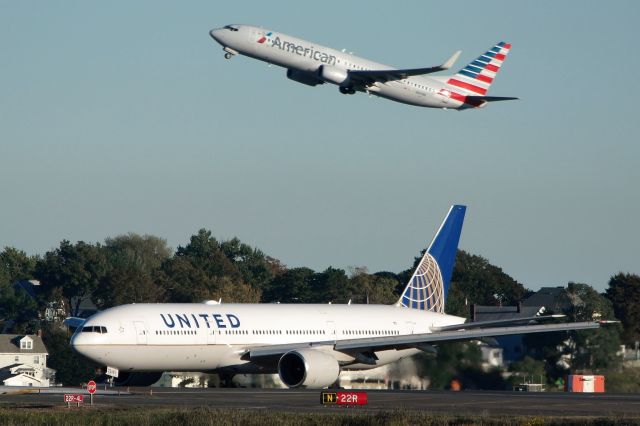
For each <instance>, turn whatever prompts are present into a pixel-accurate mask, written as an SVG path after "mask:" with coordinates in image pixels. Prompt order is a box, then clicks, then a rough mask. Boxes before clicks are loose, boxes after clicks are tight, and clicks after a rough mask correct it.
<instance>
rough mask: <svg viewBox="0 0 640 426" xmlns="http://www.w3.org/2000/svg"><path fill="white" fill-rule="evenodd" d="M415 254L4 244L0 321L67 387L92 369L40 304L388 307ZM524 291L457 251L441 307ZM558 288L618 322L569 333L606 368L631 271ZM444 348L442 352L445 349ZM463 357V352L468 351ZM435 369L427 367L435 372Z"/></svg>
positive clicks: (141, 238) (139, 239)
mask: <svg viewBox="0 0 640 426" xmlns="http://www.w3.org/2000/svg"><path fill="white" fill-rule="evenodd" d="M422 254H423V253H420V254H418V256H416V258H415V260H414V264H413V265H408V268H407V269H406V270H404V271H401V272H397V273H394V272H387V271H383V272H376V273H369V271H367V269H366V268H365V267H352V268H349V270H348V271H345V270H343V269H339V268H334V267H328V268H327V269H325V270H324V271H319V272H318V271H314V270H313V269H311V268H307V267H295V268H288V267H287V266H286V265H284V264H283V263H282V262H280V261H279V260H278V259H275V258H273V257H270V256H268V255H266V254H265V253H264V252H262V251H261V250H259V249H258V248H255V247H251V246H250V245H248V244H245V243H243V242H241V241H240V240H239V239H238V238H232V239H230V240H224V241H219V240H218V239H216V238H215V237H214V236H213V235H212V232H211V231H209V230H206V229H201V230H199V231H198V232H197V233H196V234H194V235H192V236H191V237H190V239H189V242H188V243H187V244H185V245H184V246H178V248H177V249H176V250H172V249H171V248H169V247H168V245H167V242H166V240H164V239H162V238H159V237H156V236H153V235H138V234H134V233H130V234H126V235H119V236H116V237H109V238H106V239H105V240H104V242H102V243H86V242H83V241H78V242H76V243H71V242H70V241H67V240H63V241H61V242H60V244H59V246H58V247H57V248H55V249H52V250H50V251H48V252H46V253H45V254H44V255H27V254H26V253H25V252H24V251H21V250H19V249H16V248H14V247H5V248H4V249H3V251H2V252H0V327H2V328H3V329H4V331H5V332H8V333H35V332H36V331H37V330H42V332H43V338H44V339H45V343H46V344H47V347H48V349H49V352H50V353H51V357H50V366H51V367H52V368H55V369H57V370H58V380H59V381H62V382H64V383H67V384H72V383H77V382H78V381H79V380H82V379H83V378H84V376H86V375H89V376H90V372H91V371H92V370H91V369H92V367H91V366H90V365H88V364H87V362H86V361H84V360H81V359H79V358H78V357H77V356H76V355H75V354H73V353H72V352H71V351H70V350H69V349H68V341H69V336H68V332H67V331H66V330H64V328H63V327H60V324H58V323H55V322H53V323H51V322H47V321H44V311H45V310H46V309H47V308H49V309H59V310H60V311H63V312H65V313H66V314H67V315H70V316H77V315H78V314H79V313H80V303H81V300H82V299H83V298H85V299H86V298H88V299H90V300H91V301H92V302H93V303H94V304H95V305H96V306H97V307H98V308H99V309H107V308H109V307H112V306H117V305H121V304H125V303H144V302H150V303H154V302H202V301H204V300H220V299H221V300H222V301H223V303H224V302H226V303H232V302H247V303H257V302H263V303H276V302H280V303H328V302H332V303H347V302H349V301H351V302H352V303H382V304H391V303H395V302H396V301H397V300H398V298H399V296H400V293H401V292H402V290H403V289H404V287H405V285H406V283H407V281H408V280H409V278H410V276H411V273H412V272H413V270H414V269H415V267H416V266H417V264H418V262H419V261H420V259H421V257H422ZM34 279H35V280H38V281H40V286H38V287H39V290H38V292H37V293H36V294H35V297H31V296H30V295H29V294H27V293H26V292H24V291H22V290H20V289H17V288H15V286H14V285H13V283H15V282H16V281H19V280H34ZM531 293H532V292H531V291H530V290H528V289H527V288H526V287H525V286H524V285H523V284H521V283H519V282H517V281H516V280H515V279H513V278H512V277H510V276H509V275H508V274H506V273H505V272H504V271H502V269H501V268H499V267H498V266H495V265H492V264H491V263H490V262H489V261H488V260H487V259H485V258H483V257H482V256H478V255H474V254H470V253H467V252H465V251H463V250H459V251H458V254H457V259H456V263H455V268H454V272H453V276H452V282H451V286H450V290H449V295H448V298H447V306H446V311H447V313H451V314H455V315H460V316H465V317H468V314H469V306H470V305H471V304H480V305H515V304H517V303H518V302H520V301H522V300H523V299H524V298H525V297H526V296H528V295H530V294H531ZM566 294H567V296H566V297H569V298H572V300H570V301H569V302H570V303H568V305H569V306H571V309H570V310H571V312H568V314H569V315H570V319H571V320H591V319H593V315H594V313H597V314H599V315H601V317H602V318H607V319H609V318H617V319H619V320H620V321H621V327H618V328H616V327H611V328H608V329H607V330H604V329H601V330H597V331H595V332H582V333H575V337H574V340H575V339H578V340H576V342H575V343H576V345H577V346H580V345H581V344H583V343H584V345H582V346H580V347H582V348H584V347H591V348H592V350H590V351H588V353H586V354H583V353H578V354H577V355H576V358H577V359H578V361H579V359H580V356H581V354H582V355H583V357H585V358H586V359H585V360H584V362H583V364H584V365H589V366H591V367H592V368H597V367H599V366H601V367H602V368H606V367H607V366H610V365H611V364H612V363H613V362H614V361H615V351H613V350H612V348H613V346H615V345H616V344H619V343H620V342H625V343H627V344H631V345H633V344H634V342H635V341H636V340H640V277H639V276H638V275H634V274H623V273H619V274H616V275H614V276H612V277H611V279H610V281H609V283H608V288H607V290H606V292H604V293H603V294H600V293H598V292H597V291H596V290H594V289H593V288H592V287H591V286H589V285H587V284H576V283H570V284H569V286H568V288H567V292H566ZM562 336H564V335H561V336H555V337H552V336H551V337H549V339H546V340H544V337H543V338H542V340H543V341H544V342H546V343H549V342H555V340H553V339H559V338H562ZM532 338H534V339H535V337H532ZM579 339H583V340H585V339H586V340H588V342H587V341H580V340H579ZM598 339H599V340H598ZM594 342H595V343H594ZM531 343H532V347H537V348H539V350H538V352H537V353H532V354H531V355H532V357H533V359H536V360H538V361H541V362H542V361H544V362H545V363H547V364H549V365H550V364H551V361H549V362H547V361H548V360H552V359H554V357H560V356H562V354H558V353H555V354H551V353H550V351H552V350H551V349H544V345H541V344H538V345H537V346H535V343H536V342H535V341H533V342H531ZM546 346H548V347H549V348H550V347H551V345H550V344H548V345H546ZM456 347H457V348H458V350H454V351H453V352H455V353H457V354H458V355H460V351H461V350H462V349H461V348H464V345H463V346H456ZM467 349H468V347H467ZM467 349H465V350H467ZM598 351H599V352H601V353H597V352H598ZM451 352H452V351H451V350H444V351H442V353H443V354H444V355H447V354H450V353H451ZM583 352H584V351H583ZM612 353H613V355H612ZM468 355H469V359H476V358H477V356H475V355H474V356H471V354H468ZM454 358H455V356H454ZM574 361H575V360H574ZM578 361H575V362H578ZM441 362H443V363H444V362H445V361H444V360H441ZM462 364H464V363H462ZM78 366H85V367H84V368H78ZM547 369H549V368H547ZM442 371H444V370H439V371H437V372H436V371H433V372H432V373H433V374H434V375H435V374H436V373H438V374H440V375H441V373H442ZM451 374H452V375H453V374H454V373H451Z"/></svg>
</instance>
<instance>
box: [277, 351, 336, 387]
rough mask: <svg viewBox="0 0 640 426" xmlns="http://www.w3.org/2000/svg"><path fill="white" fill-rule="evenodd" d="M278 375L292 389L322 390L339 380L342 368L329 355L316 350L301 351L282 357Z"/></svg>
mask: <svg viewBox="0 0 640 426" xmlns="http://www.w3.org/2000/svg"><path fill="white" fill-rule="evenodd" d="M278 374H279V375H280V379H281V380H282V381H283V383H284V384H285V385H287V386H289V387H290V388H297V387H305V388H311V389H322V388H325V387H327V386H329V385H331V384H332V383H334V382H335V381H336V380H338V375H339V374H340V366H338V361H337V360H336V359H335V358H334V357H332V356H331V355H329V354H326V353H324V352H320V351H318V350H315V349H299V350H295V351H290V352H287V353H286V354H284V355H282V358H280V361H279V362H278Z"/></svg>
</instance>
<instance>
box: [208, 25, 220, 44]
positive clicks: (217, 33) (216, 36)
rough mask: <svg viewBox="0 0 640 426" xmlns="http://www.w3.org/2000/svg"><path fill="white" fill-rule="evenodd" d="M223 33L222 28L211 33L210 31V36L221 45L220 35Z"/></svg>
mask: <svg viewBox="0 0 640 426" xmlns="http://www.w3.org/2000/svg"><path fill="white" fill-rule="evenodd" d="M221 32H222V28H214V29H212V30H211V31H209V35H210V36H211V38H212V39H214V40H215V41H217V42H218V43H221V41H220V38H221V37H220V35H221V34H220V33H221Z"/></svg>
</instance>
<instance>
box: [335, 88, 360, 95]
mask: <svg viewBox="0 0 640 426" xmlns="http://www.w3.org/2000/svg"><path fill="white" fill-rule="evenodd" d="M339 89H340V93H342V94H343V95H353V94H354V93H356V90H355V89H354V88H353V87H351V86H347V87H344V86H340V88H339Z"/></svg>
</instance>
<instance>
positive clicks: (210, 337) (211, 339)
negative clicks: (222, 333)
mask: <svg viewBox="0 0 640 426" xmlns="http://www.w3.org/2000/svg"><path fill="white" fill-rule="evenodd" d="M206 330H207V345H215V344H216V333H217V330H216V329H215V328H213V327H212V328H207V329H206Z"/></svg>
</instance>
